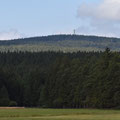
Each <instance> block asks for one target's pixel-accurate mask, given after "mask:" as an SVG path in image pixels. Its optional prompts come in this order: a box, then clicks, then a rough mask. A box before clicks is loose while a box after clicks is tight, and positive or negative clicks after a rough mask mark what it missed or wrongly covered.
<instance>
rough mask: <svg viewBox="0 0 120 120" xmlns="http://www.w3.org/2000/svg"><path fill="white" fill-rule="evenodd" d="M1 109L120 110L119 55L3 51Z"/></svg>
mask: <svg viewBox="0 0 120 120" xmlns="http://www.w3.org/2000/svg"><path fill="white" fill-rule="evenodd" d="M0 106H25V107H42V108H120V53H119V52H111V51H110V49H109V48H106V50H105V51H104V52H77V53H63V52H33V53H31V52H9V51H8V52H1V53H0Z"/></svg>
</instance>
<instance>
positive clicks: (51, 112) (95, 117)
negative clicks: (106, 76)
mask: <svg viewBox="0 0 120 120" xmlns="http://www.w3.org/2000/svg"><path fill="white" fill-rule="evenodd" d="M0 120H120V111H119V110H96V109H20V108H19V109H15V108H14V109H4V108H1V109H0Z"/></svg>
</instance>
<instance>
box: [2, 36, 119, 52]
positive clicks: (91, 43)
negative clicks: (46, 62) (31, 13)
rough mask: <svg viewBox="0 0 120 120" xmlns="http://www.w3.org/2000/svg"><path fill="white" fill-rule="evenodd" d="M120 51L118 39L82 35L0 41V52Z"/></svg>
mask: <svg viewBox="0 0 120 120" xmlns="http://www.w3.org/2000/svg"><path fill="white" fill-rule="evenodd" d="M106 47H109V48H110V49H111V50H113V51H120V39H119V38H108V37H98V36H84V35H51V36H42V37H31V38H24V39H16V40H8V41H0V51H8V50H9V51H31V52H33V51H34V52H39V51H63V52H76V51H103V50H104V49H105V48H106Z"/></svg>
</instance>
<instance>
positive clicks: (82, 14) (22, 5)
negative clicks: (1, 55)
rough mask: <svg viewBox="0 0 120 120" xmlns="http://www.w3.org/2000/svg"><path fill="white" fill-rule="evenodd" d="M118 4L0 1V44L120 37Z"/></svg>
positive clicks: (108, 0) (103, 0) (113, 0)
mask: <svg viewBox="0 0 120 120" xmlns="http://www.w3.org/2000/svg"><path fill="white" fill-rule="evenodd" d="M119 13H120V0H0V15H1V17H0V40H8V39H16V38H25V37H33V36H45V35H54V34H73V30H74V29H75V30H76V34H82V35H83V34H84V35H100V36H109V37H120V33H119V31H120V14H119Z"/></svg>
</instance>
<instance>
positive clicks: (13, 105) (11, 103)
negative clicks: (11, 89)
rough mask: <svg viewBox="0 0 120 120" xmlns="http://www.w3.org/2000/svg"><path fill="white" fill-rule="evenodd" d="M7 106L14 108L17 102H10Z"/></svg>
mask: <svg viewBox="0 0 120 120" xmlns="http://www.w3.org/2000/svg"><path fill="white" fill-rule="evenodd" d="M9 106H10V107H16V106H17V102H16V101H10V103H9Z"/></svg>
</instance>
